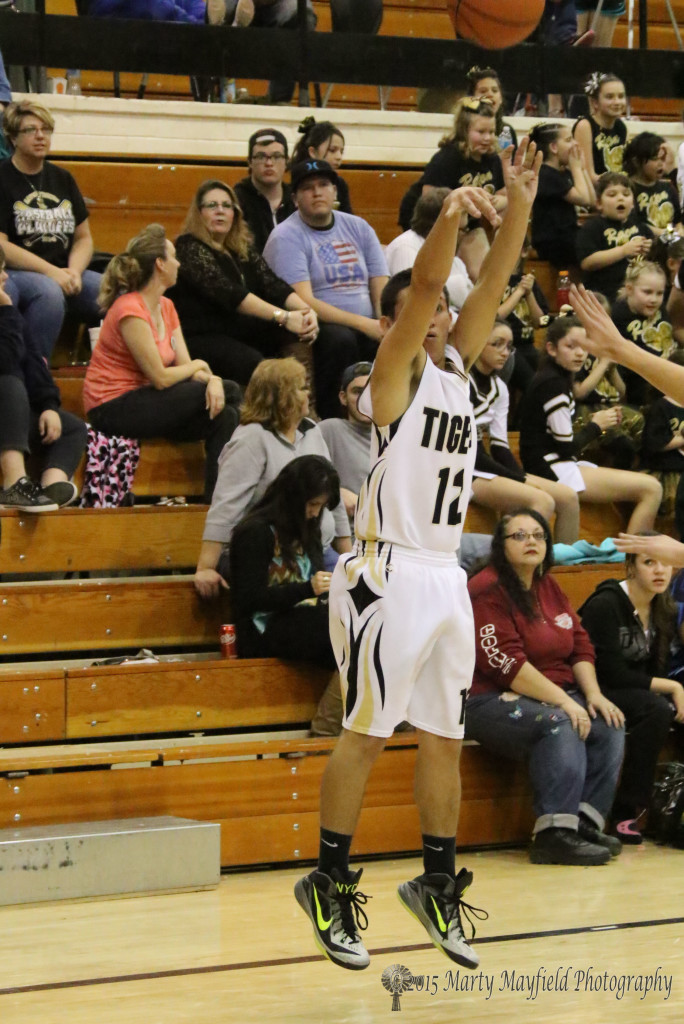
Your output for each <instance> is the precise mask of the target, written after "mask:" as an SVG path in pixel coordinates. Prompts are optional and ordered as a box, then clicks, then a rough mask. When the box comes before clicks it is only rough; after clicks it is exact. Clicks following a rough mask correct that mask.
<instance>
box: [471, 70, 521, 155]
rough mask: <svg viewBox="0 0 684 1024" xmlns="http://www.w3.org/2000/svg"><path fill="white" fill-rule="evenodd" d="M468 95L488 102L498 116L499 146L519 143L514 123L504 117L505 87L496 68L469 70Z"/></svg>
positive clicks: (497, 134) (497, 140)
mask: <svg viewBox="0 0 684 1024" xmlns="http://www.w3.org/2000/svg"><path fill="white" fill-rule="evenodd" d="M466 78H467V80H468V95H469V96H472V97H473V99H476V100H480V102H481V103H488V104H489V106H490V107H491V108H492V110H493V111H494V116H495V117H496V142H497V146H498V148H499V149H500V150H501V149H506V148H507V147H508V146H517V145H518V136H517V135H516V134H515V128H514V127H513V125H512V124H507V122H506V121H504V119H503V89H502V88H501V79H500V78H499V75H498V72H496V71H495V70H494V68H478V67H477V66H475V67H472V68H471V69H470V71H468V72H467V74H466Z"/></svg>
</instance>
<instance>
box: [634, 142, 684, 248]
mask: <svg viewBox="0 0 684 1024" xmlns="http://www.w3.org/2000/svg"><path fill="white" fill-rule="evenodd" d="M624 166H625V174H628V175H629V178H630V181H631V182H632V189H633V191H634V209H635V212H636V215H637V218H638V220H639V222H640V223H641V224H645V225H646V226H647V227H649V228H650V229H651V231H652V232H653V234H654V235H655V236H656V237H657V236H658V235H660V234H662V233H663V232H664V231H665V230H667V228H668V226H674V225H676V226H677V227H678V228H681V219H682V211H681V208H680V205H679V196H678V195H677V190H676V189H675V187H674V185H673V184H672V182H670V181H668V180H667V179H666V178H665V177H664V167H665V139H663V138H662V136H660V135H656V134H655V133H654V132H640V133H639V134H638V135H635V136H634V138H633V139H630V141H629V142H628V143H627V145H626V147H625V154H624Z"/></svg>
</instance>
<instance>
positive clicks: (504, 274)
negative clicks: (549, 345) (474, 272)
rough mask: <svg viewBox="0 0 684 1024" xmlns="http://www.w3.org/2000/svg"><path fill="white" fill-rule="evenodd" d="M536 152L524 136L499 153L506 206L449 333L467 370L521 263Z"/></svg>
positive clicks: (538, 156) (539, 160)
mask: <svg viewBox="0 0 684 1024" xmlns="http://www.w3.org/2000/svg"><path fill="white" fill-rule="evenodd" d="M542 156H543V154H542V153H541V152H539V153H538V152H537V147H536V146H535V144H534V143H533V142H530V140H529V138H528V137H527V136H525V137H524V138H523V139H521V141H520V145H519V146H518V147H517V149H516V150H515V154H514V153H513V147H512V146H509V147H508V148H507V149H505V150H504V151H503V152H502V153H501V165H502V168H503V174H504V181H505V183H506V194H507V196H508V205H507V207H506V212H505V214H504V217H503V221H502V223H501V227H500V228H499V230H498V231H497V233H496V237H495V238H494V241H493V242H492V247H491V249H490V250H489V252H488V253H487V255H486V257H485V260H484V262H483V264H482V269H481V271H480V276H479V277H478V279H477V281H476V283H475V286H474V288H473V290H472V291H471V292H470V294H469V295H468V298H467V299H466V301H465V303H464V305H463V309H462V310H461V312H460V313H459V316H458V320H457V321H456V326H455V328H454V330H453V331H452V333H451V338H450V341H451V344H452V345H453V346H454V347H455V348H457V349H458V351H459V353H460V355H461V358H462V359H463V364H464V366H465V368H466V369H469V367H470V366H472V364H473V363H474V362H475V360H476V359H477V358H478V356H479V355H480V353H481V352H482V349H483V348H484V346H485V344H486V342H487V339H488V338H489V335H490V334H491V331H492V327H493V325H494V320H495V318H496V314H497V312H498V309H499V304H500V302H501V298H502V296H503V293H504V290H505V288H506V285H507V284H508V279H509V278H510V276H511V274H512V273H513V271H514V269H515V265H516V263H517V262H518V259H519V258H520V251H521V249H522V246H523V242H524V241H525V234H526V232H527V224H528V221H529V219H530V211H531V209H532V203H533V202H534V197H535V196H536V194H537V184H538V181H539V168H540V167H541V164H542Z"/></svg>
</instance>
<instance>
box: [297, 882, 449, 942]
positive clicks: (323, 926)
mask: <svg viewBox="0 0 684 1024" xmlns="http://www.w3.org/2000/svg"><path fill="white" fill-rule="evenodd" d="M313 894H314V903H315V904H316V924H317V925H318V927H319V928H320V930H321V931H322V932H327V930H328V928H329V927H330V925H331V924H332V922H333V919H332V917H331V918H330V919H329V920H328V921H326V919H325V918H324V917H323V912H322V911H321V905H320V903H319V902H318V892H317V891H316V886H315V885H314V887H313ZM437 913H439V911H437Z"/></svg>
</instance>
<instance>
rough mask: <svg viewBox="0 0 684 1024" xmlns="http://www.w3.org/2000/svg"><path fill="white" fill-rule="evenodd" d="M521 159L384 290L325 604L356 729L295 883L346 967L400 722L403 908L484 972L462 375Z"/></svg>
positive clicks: (470, 458) (530, 187) (362, 920)
mask: <svg viewBox="0 0 684 1024" xmlns="http://www.w3.org/2000/svg"><path fill="white" fill-rule="evenodd" d="M512 153H513V150H512V147H511V148H509V149H507V150H505V151H504V152H503V153H502V155H501V158H502V163H503V167H504V178H505V182H506V188H507V192H508V207H507V210H506V213H505V215H504V219H503V221H502V222H501V223H500V219H499V216H498V214H497V213H496V211H495V209H494V207H493V205H492V203H491V200H490V197H489V195H488V193H487V192H486V191H484V190H483V189H479V188H460V189H456V190H455V191H454V192H452V193H451V194H450V195H449V196H448V197H447V199H446V200H445V203H444V206H443V208H442V211H441V213H440V216H439V218H438V219H437V222H436V224H435V225H434V227H433V229H432V231H431V232H430V234H429V235H428V237H427V239H426V241H425V243H424V245H423V247H422V248H421V250H420V252H419V254H418V257H417V259H416V262H415V264H414V266H413V270H412V271H405V272H402V273H401V274H397V275H396V276H395V277H393V278H392V279H391V280H390V281H389V282H388V284H387V285H386V287H385V289H384V291H383V295H382V317H381V326H382V328H383V329H384V336H383V338H382V340H381V342H380V345H379V347H378V353H377V357H376V359H375V363H374V365H373V369H372V372H371V375H370V380H369V384H368V386H367V387H366V390H365V391H364V392H363V394H362V395H361V397H360V398H359V410H360V411H362V412H364V413H365V414H366V415H368V416H369V417H370V418H371V419H372V421H373V435H372V436H373V445H372V451H371V463H370V464H371V471H370V473H369V475H368V477H367V479H366V481H365V483H364V484H363V486H362V488H361V492H360V494H359V500H358V506H357V512H356V524H355V532H356V544H355V548H354V551H353V552H352V554H350V555H345V556H343V557H342V558H341V559H340V560H339V562H338V563H337V566H336V568H335V571H334V574H333V582H332V585H331V590H330V602H329V603H330V630H331V637H332V642H333V648H334V650H335V656H336V658H337V663H338V666H339V669H340V676H341V679H342V691H343V698H344V705H345V717H344V729H343V731H342V735H341V736H340V738H339V740H338V742H337V745H336V747H335V750H334V751H333V754H332V756H331V758H330V760H329V762H328V765H327V768H326V771H325V774H324V777H323V782H322V787H321V834H320V852H319V862H318V867H317V869H316V870H315V871H312V872H311V874H309V875H305V876H304V878H301V879H300V880H299V881H298V882H297V884H296V886H295V896H296V898H297V901H298V902H299V904H300V905H301V907H302V908H303V909H304V911H305V912H306V913H307V915H308V916H309V918H310V920H311V922H312V924H313V929H314V938H315V940H316V943H317V945H318V946H319V948H320V949H321V951H322V952H323V953H324V954H325V955H326V956H327V957H328V958H329V959H330V960H332V961H333V963H336V964H338V965H339V966H341V967H346V968H348V969H350V970H361V969H363V968H364V967H367V966H368V964H369V956H368V952H367V950H366V949H365V947H364V945H363V942H362V940H361V937H360V935H359V930H363V929H365V927H366V926H367V923H368V919H367V917H366V914H365V911H364V909H363V906H364V905H365V903H366V901H367V897H366V896H365V895H364V894H363V893H361V892H360V891H359V880H360V877H361V872H362V869H359V870H358V871H356V872H352V871H350V869H349V851H350V846H351V841H352V836H353V833H354V829H355V827H356V823H357V819H358V816H359V813H360V810H361V804H362V801H363V794H364V791H365V787H366V782H367V779H368V775H369V773H370V770H371V768H372V766H373V763H374V761H375V759H376V758H377V756H378V754H379V753H380V752H381V750H382V748H383V746H384V744H385V741H386V740H387V738H388V737H389V736H391V735H392V732H393V730H394V728H395V726H396V725H398V724H399V723H400V722H401V721H402V720H404V719H407V720H408V721H409V722H410V723H411V724H412V725H413V726H415V728H416V730H417V737H418V755H417V762H416V775H415V798H416V803H417V805H418V809H419V813H420V821H421V831H422V833H423V861H424V873H423V874H422V875H420V876H419V877H418V878H415V879H413V880H412V881H409V882H405V883H404V884H402V885H400V886H399V898H400V900H401V902H402V903H403V904H404V906H405V907H406V909H407V910H408V911H409V912H410V913H411V914H413V915H414V917H416V918H417V919H418V921H420V923H421V924H422V925H423V926H424V927H425V929H426V930H427V933H428V935H429V936H430V939H431V941H432V942H433V943H434V944H435V945H436V946H437V948H439V949H441V950H442V951H443V952H444V953H445V954H446V955H447V956H448V957H450V958H451V959H452V960H454V961H455V962H456V963H457V964H460V965H461V966H464V967H470V968H475V967H477V965H478V963H479V956H478V954H477V953H476V952H475V951H474V950H473V949H472V948H471V946H470V945H469V944H468V942H466V939H465V937H464V933H463V927H462V923H461V909H463V911H464V914H465V915H467V914H468V911H471V912H472V911H474V909H475V908H470V907H469V906H468V904H466V903H464V902H463V900H462V896H463V893H464V891H465V889H466V888H467V887H468V886H469V885H470V882H471V881H472V874H471V873H470V872H469V871H467V870H466V869H465V868H461V870H460V871H459V873H458V874H456V868H455V847H456V826H457V824H458V814H459V804H460V796H461V782H460V775H459V759H460V754H461V745H462V739H463V723H464V715H465V700H466V697H467V694H468V689H469V687H470V685H471V681H472V674H473V669H474V663H475V631H474V625H473V617H472V612H471V607H470V600H469V597H468V592H467V589H466V577H465V573H464V572H463V570H462V569H461V568H460V567H459V564H458V558H457V554H456V553H457V551H458V547H459V543H460V538H461V531H462V529H463V522H464V520H465V515H466V509H467V505H468V498H469V495H470V482H471V478H472V473H473V465H474V461H475V448H476V434H475V429H474V424H473V419H472V409H471V406H470V401H469V395H468V379H467V377H466V371H467V369H468V368H469V366H470V365H471V364H472V363H473V362H474V361H475V360H476V359H477V358H478V356H479V354H480V352H481V351H482V349H483V347H484V345H485V343H486V341H487V338H488V337H489V334H490V332H491V329H492V325H493V323H494V318H495V316H496V312H497V310H498V308H499V302H500V301H501V296H502V295H503V292H504V289H505V287H506V284H507V283H508V279H509V277H510V275H511V273H512V272H513V269H514V265H515V263H516V260H517V258H518V255H519V253H520V249H521V247H522V244H523V240H524V237H525V232H526V229H527V223H528V218H529V215H530V210H531V207H532V202H533V200H534V196H535V194H536V190H537V178H538V172H539V166H540V163H541V154H536V152H535V147H534V145H531V144H530V143H529V140H528V139H526V138H525V139H523V140H522V142H521V144H520V146H519V147H518V149H517V152H516V153H515V156H513V155H512ZM465 215H470V216H472V217H476V218H485V219H486V220H488V221H489V222H490V223H491V224H492V225H493V226H495V227H498V232H497V234H496V236H495V238H494V241H493V243H492V247H491V249H490V251H489V254H488V256H487V257H486V259H485V262H484V264H483V267H482V271H481V274H480V277H479V279H478V281H477V283H476V285H475V286H474V288H473V290H472V291H471V292H470V294H469V296H468V298H467V300H466V302H465V304H464V306H463V309H462V310H461V313H460V315H459V317H458V320H457V322H456V326H455V328H454V330H453V331H452V333H451V337H450V336H449V328H450V322H451V321H450V315H449V305H448V296H447V295H446V294H445V288H444V282H445V281H446V279H447V276H448V274H449V271H450V268H451V263H452V260H453V256H454V252H455V250H456V241H457V237H458V230H459V225H460V222H461V219H462V217H464V216H465ZM499 224H500V226H499ZM447 341H449V342H450V344H451V346H452V347H453V351H452V350H450V351H449V357H448V358H447V348H446V347H447ZM476 913H477V914H481V912H480V911H476ZM469 920H470V918H469ZM473 933H474V929H473Z"/></svg>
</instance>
